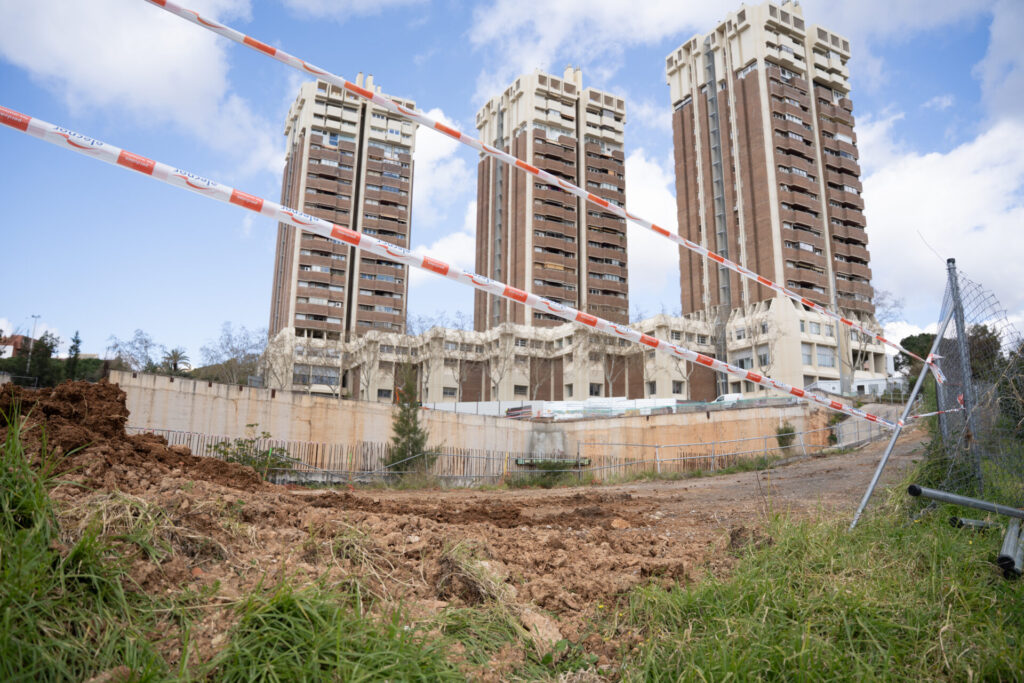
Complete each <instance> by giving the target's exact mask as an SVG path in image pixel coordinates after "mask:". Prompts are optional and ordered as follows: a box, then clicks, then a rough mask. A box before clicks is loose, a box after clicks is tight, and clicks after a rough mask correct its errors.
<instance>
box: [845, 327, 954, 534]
mask: <svg viewBox="0 0 1024 683" xmlns="http://www.w3.org/2000/svg"><path fill="white" fill-rule="evenodd" d="M952 317H953V312H952V311H950V312H949V313H947V314H946V319H945V320H943V321H942V324H941V325H939V329H938V330H936V332H935V341H933V342H932V349H931V351H930V352H929V355H930V354H933V353H935V351H936V350H937V349H938V348H939V341H940V340H941V339H942V335H943V334H945V333H946V326H947V325H949V319H950V318H952ZM927 374H928V366H927V365H924V366H922V367H921V374H919V375H918V376H917V382H915V383H914V390H913V391H911V392H910V398H909V399H908V400H907V403H906V404H905V405H904V406H903V413H902V414H901V415H900V419H899V421H898V422H897V423H896V429H894V430H893V432H892V436H891V437H890V438H889V445H888V446H886V447H885V453H884V454H882V459H881V460H879V461H878V467H876V468H875V474H874V476H872V477H871V483H870V484H868V490H867V491H865V492H864V497H863V498H862V499H861V501H860V505H858V506H857V511H856V512H855V513H853V521H852V522H850V530H851V531H852V530H853V528H854V527H855V526H857V520H859V519H860V516H861V514H862V513H863V512H864V508H866V507H867V506H868V501H869V500H871V494H872V493H874V492H875V487H876V486H878V480H879V478H881V476H882V470H884V469H885V464H886V463H887V462H889V456H890V455H892V449H893V447H894V446H895V445H896V439H898V438H900V432H902V431H903V427H901V426H900V424H901V423H903V422H905V421H906V419H907V416H908V415H910V407H911V404H912V403H913V402H914V398H915V397H916V396H917V392H919V391H921V387H922V386H923V385H924V377H925V375H927Z"/></svg>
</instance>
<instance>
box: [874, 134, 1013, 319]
mask: <svg viewBox="0 0 1024 683" xmlns="http://www.w3.org/2000/svg"><path fill="white" fill-rule="evenodd" d="M901 149H902V148H901V146H900V145H899V143H898V142H896V141H894V140H892V138H891V137H890V136H888V135H883V136H880V137H878V138H877V139H876V140H875V141H874V142H873V146H872V147H870V148H865V149H863V150H862V152H863V157H864V158H867V157H868V155H869V154H876V153H877V154H881V155H883V156H885V158H886V162H885V163H884V164H883V165H880V166H879V167H878V168H877V170H875V171H874V172H872V173H870V174H869V175H867V176H866V177H865V179H864V202H865V205H866V213H867V220H868V225H869V228H868V230H869V235H870V237H871V241H872V244H871V247H870V248H871V266H872V270H873V271H874V274H875V277H874V284H875V285H876V286H877V287H879V288H882V289H886V290H889V291H891V292H893V293H894V294H896V295H897V296H901V297H904V298H905V299H906V302H907V309H908V310H910V311H920V312H922V313H921V314H922V315H925V314H924V311H930V313H929V314H928V315H929V316H933V317H936V318H937V317H938V313H939V307H940V305H941V301H942V294H943V291H944V287H945V280H946V269H945V263H944V262H943V260H942V259H941V258H936V255H935V254H934V253H933V252H932V251H931V249H930V248H929V246H928V245H930V246H931V247H934V248H935V249H937V250H938V251H939V252H940V253H941V257H942V258H946V257H955V258H956V260H957V265H958V267H959V268H960V269H962V270H963V271H964V272H965V274H967V275H968V276H969V277H971V278H973V279H975V280H977V281H978V282H980V283H981V284H983V285H984V286H985V287H987V288H988V289H990V290H992V291H993V292H994V293H995V295H996V296H997V297H998V298H999V300H1000V301H1001V302H1002V304H1003V306H1005V307H1006V308H1007V309H1008V310H1009V311H1010V313H1011V314H1019V313H1021V312H1022V311H1024V290H1022V289H1021V287H1020V282H1021V278H1020V265H1019V260H1020V258H1021V255H1022V254H1024V233H1022V232H1021V230H1020V226H1021V225H1022V224H1024V123H1020V122H1015V121H1009V120H1007V121H1003V122H1001V123H998V124H996V125H994V126H993V127H992V128H991V129H989V130H988V131H986V132H984V133H982V134H980V135H979V136H978V137H977V138H975V139H974V140H971V141H970V142H966V143H964V144H961V145H960V146H958V147H956V148H954V149H952V150H950V151H949V152H948V153H945V154H939V153H932V154H918V153H915V152H906V151H901ZM925 240H927V245H926V244H925ZM916 322H921V321H920V320H918V321H916Z"/></svg>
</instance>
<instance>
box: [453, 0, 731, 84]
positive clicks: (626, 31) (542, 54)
mask: <svg viewBox="0 0 1024 683" xmlns="http://www.w3.org/2000/svg"><path fill="white" fill-rule="evenodd" d="M713 4H714V3H681V2H639V3H636V2H633V3H629V2H622V1H621V0H560V1H559V2H553V3H549V2H540V1H539V0H533V1H532V2H523V1H522V0H494V1H493V2H491V3H489V4H488V5H485V6H478V7H477V8H476V10H475V11H474V12H473V26H472V27H471V28H470V30H469V37H470V41H471V42H472V44H473V45H474V46H475V47H476V48H478V49H480V48H487V50H488V52H489V53H490V54H491V55H492V56H493V63H494V64H495V66H494V67H493V68H491V69H489V70H485V71H484V72H483V73H481V74H480V76H479V78H478V79H477V93H476V97H477V99H478V100H481V101H482V100H486V99H487V98H489V97H491V96H492V95H494V94H495V93H498V92H501V91H502V90H504V88H505V87H506V86H507V85H508V82H509V81H510V80H511V79H512V78H513V77H515V76H516V75H517V74H521V73H528V72H531V71H533V70H534V69H535V68H539V69H544V70H550V68H551V67H552V66H553V65H554V64H555V63H556V62H559V61H561V62H563V63H564V62H565V61H569V62H572V63H575V64H582V65H584V67H585V71H586V74H585V77H587V78H589V79H591V80H595V79H596V82H597V83H601V82H602V79H604V78H609V77H610V76H611V74H613V73H614V72H615V71H616V70H617V68H618V66H619V63H620V58H621V55H622V51H623V49H624V48H626V47H629V46H630V45H638V44H650V43H654V42H657V41H659V40H661V39H663V38H665V37H666V36H669V35H673V34H679V35H680V42H682V40H685V39H686V38H688V37H689V35H690V33H687V32H688V31H689V32H691V33H692V32H693V31H695V30H696V29H697V28H698V27H701V26H711V25H712V24H713V23H714V21H715V19H717V18H718V17H720V16H721V15H722V11H721V9H720V8H718V7H714V6H713ZM559 72H560V70H559Z"/></svg>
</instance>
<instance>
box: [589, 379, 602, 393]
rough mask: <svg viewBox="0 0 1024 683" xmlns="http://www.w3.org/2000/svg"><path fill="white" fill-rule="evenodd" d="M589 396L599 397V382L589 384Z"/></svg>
mask: <svg viewBox="0 0 1024 683" xmlns="http://www.w3.org/2000/svg"><path fill="white" fill-rule="evenodd" d="M590 395H591V396H600V395H601V384H600V383H599V382H591V383H590Z"/></svg>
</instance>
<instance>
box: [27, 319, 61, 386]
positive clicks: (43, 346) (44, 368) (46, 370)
mask: <svg viewBox="0 0 1024 683" xmlns="http://www.w3.org/2000/svg"><path fill="white" fill-rule="evenodd" d="M58 346H60V338H59V337H57V336H56V335H55V334H53V333H52V332H46V333H45V334H43V336H41V337H40V338H39V339H36V340H35V341H34V342H32V350H31V351H30V352H29V357H30V359H31V361H32V362H31V363H30V364H29V366H30V368H31V371H30V372H29V373H28V376H29V377H34V378H35V379H36V381H37V382H38V386H42V387H52V386H56V385H57V384H58V383H59V382H60V380H61V378H62V377H63V372H62V369H63V368H62V367H61V366H60V365H59V364H57V363H54V362H53V353H54V352H55V351H56V350H57V347H58Z"/></svg>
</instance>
